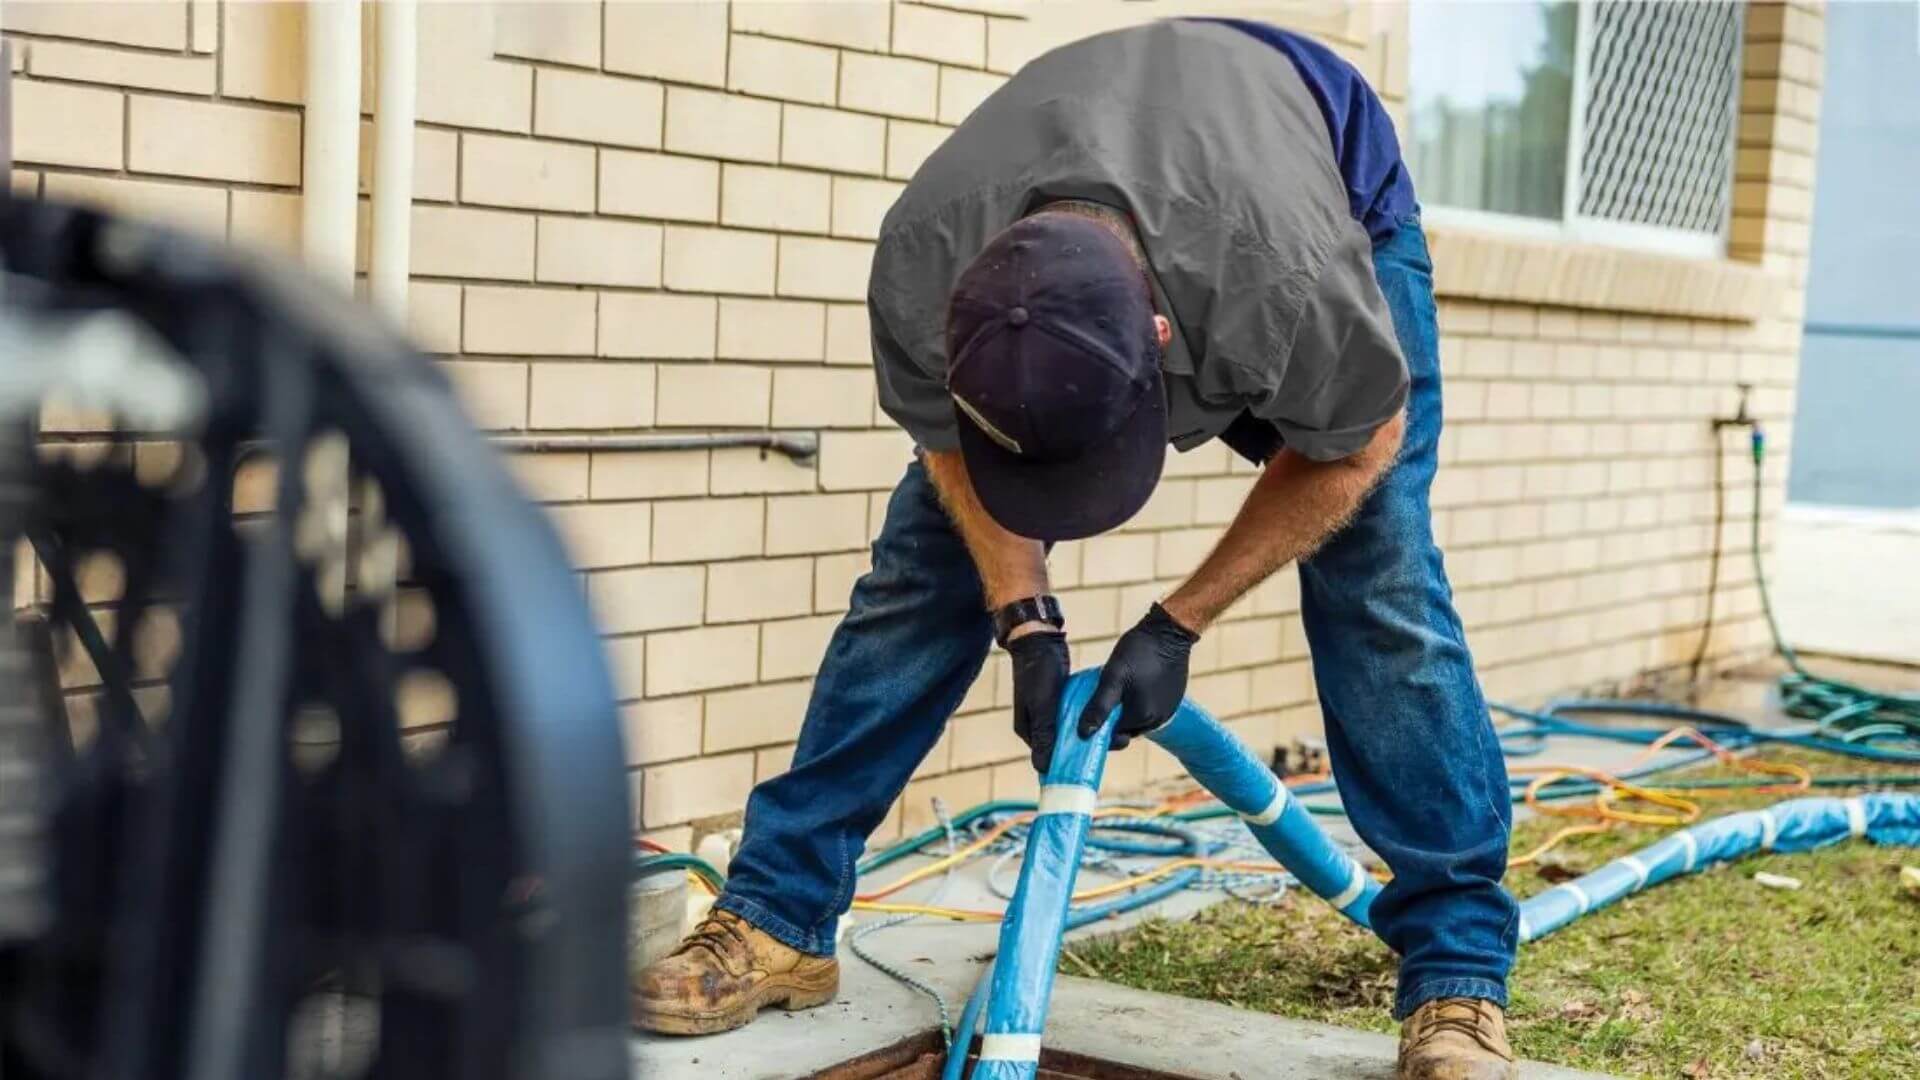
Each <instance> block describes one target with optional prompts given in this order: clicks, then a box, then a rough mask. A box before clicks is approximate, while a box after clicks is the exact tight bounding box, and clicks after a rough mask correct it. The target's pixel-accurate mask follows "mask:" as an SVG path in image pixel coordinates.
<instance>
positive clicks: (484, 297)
mask: <svg viewBox="0 0 1920 1080" xmlns="http://www.w3.org/2000/svg"><path fill="white" fill-rule="evenodd" d="M594 299H595V297H594V294H593V293H590V292H574V291H571V290H565V289H517V288H508V287H501V286H480V285H475V286H470V287H469V288H468V289H467V300H466V312H465V320H466V321H465V326H464V328H463V331H462V334H461V341H462V343H463V345H464V347H465V349H466V351H467V352H470V353H500V354H512V355H523V356H524V355H536V356H591V355H593V351H594Z"/></svg>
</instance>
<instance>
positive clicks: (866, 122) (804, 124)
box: [780, 105, 889, 175]
mask: <svg viewBox="0 0 1920 1080" xmlns="http://www.w3.org/2000/svg"><path fill="white" fill-rule="evenodd" d="M781 109H782V114H783V116H782V121H781V131H780V160H781V162H782V163H784V164H787V165H804V166H808V167H811V168H816V169H831V170H834V171H836V172H852V173H869V174H873V175H879V174H880V173H881V172H882V171H883V170H884V169H885V166H886V143H887V124H888V123H889V121H886V120H882V119H880V118H879V117H877V116H861V115H859V114H858V113H848V112H839V111H837V110H834V109H816V108H812V107H810V106H806V105H785V106H782V107H781Z"/></svg>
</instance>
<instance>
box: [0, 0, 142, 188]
mask: <svg viewBox="0 0 1920 1080" xmlns="http://www.w3.org/2000/svg"><path fill="white" fill-rule="evenodd" d="M22 6H23V5H18V4H16V5H13V6H10V7H8V8H6V9H5V10H6V11H7V13H8V14H9V16H10V15H11V14H12V13H13V12H15V11H18V10H20V8H21V7H22ZM15 48H16V51H17V50H18V43H17V42H16V43H15ZM10 93H11V94H12V96H13V160H15V161H27V162H36V163H40V164H46V165H79V166H84V167H86V168H94V169H118V168H119V167H120V163H121V157H120V148H121V131H122V129H123V125H122V124H121V109H122V107H123V106H122V104H121V102H122V100H123V98H122V96H121V94H120V93H119V92H118V91H115V90H95V89H92V88H90V87H81V86H64V85H60V84H57V83H42V82H30V81H27V80H25V79H14V80H13V82H12V86H11V89H10Z"/></svg>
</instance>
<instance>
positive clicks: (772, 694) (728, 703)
mask: <svg viewBox="0 0 1920 1080" xmlns="http://www.w3.org/2000/svg"><path fill="white" fill-rule="evenodd" d="M812 693H813V684H812V683H810V682H807V681H805V680H802V681H799V682H785V683H774V684H772V685H768V686H752V687H747V688H746V689H742V690H722V691H720V692H719V693H715V694H708V695H707V734H706V742H705V745H704V749H705V751H706V752H707V753H709V754H718V753H724V752H726V751H728V750H741V749H745V748H747V747H751V746H772V745H777V744H779V743H790V742H792V741H793V740H794V738H795V736H797V735H799V734H800V721H801V720H802V719H803V718H804V717H805V716H806V714H807V699H808V698H809V697H811V696H812Z"/></svg>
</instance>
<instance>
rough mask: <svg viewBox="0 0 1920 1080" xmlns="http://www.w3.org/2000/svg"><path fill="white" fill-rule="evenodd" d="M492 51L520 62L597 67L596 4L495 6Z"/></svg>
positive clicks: (597, 12) (598, 45) (598, 51)
mask: <svg viewBox="0 0 1920 1080" xmlns="http://www.w3.org/2000/svg"><path fill="white" fill-rule="evenodd" d="M493 51H494V52H496V53H498V54H500V55H502V56H518V57H520V58H522V59H524V60H547V61H551V62H552V63H555V64H572V65H573V66H575V67H590V68H597V67H599V66H600V5H598V4H583V3H560V4H555V3H504V4H502V3H496V4H494V5H493Z"/></svg>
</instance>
